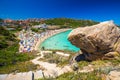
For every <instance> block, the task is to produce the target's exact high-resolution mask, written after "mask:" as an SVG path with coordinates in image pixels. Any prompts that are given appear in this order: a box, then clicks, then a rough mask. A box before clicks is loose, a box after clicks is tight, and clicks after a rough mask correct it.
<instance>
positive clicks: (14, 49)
mask: <svg viewBox="0 0 120 80" xmlns="http://www.w3.org/2000/svg"><path fill="white" fill-rule="evenodd" d="M18 49H19V40H17V39H16V36H15V35H14V34H12V33H11V32H10V31H8V30H6V29H5V28H4V27H0V73H1V70H2V72H3V71H4V72H3V73H5V71H7V69H8V67H10V65H16V64H17V65H18V64H19V63H20V62H24V61H28V60H30V59H32V58H33V57H34V56H35V54H32V53H26V54H24V53H19V52H18ZM19 65H21V64H19ZM12 67H13V66H11V68H12ZM16 67H17V66H16ZM19 69H20V68H19ZM21 69H22V68H21Z"/></svg>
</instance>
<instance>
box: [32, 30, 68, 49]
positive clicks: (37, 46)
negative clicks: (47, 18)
mask: <svg viewBox="0 0 120 80" xmlns="http://www.w3.org/2000/svg"><path fill="white" fill-rule="evenodd" d="M67 30H70V29H58V30H51V31H49V33H48V34H46V35H44V36H43V37H42V38H39V40H38V41H37V43H36V45H35V47H34V50H38V51H40V49H39V45H40V44H41V43H42V42H43V41H44V40H46V39H47V38H49V37H51V36H53V35H55V34H58V33H61V32H64V31H67Z"/></svg>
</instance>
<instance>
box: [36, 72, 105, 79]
mask: <svg viewBox="0 0 120 80" xmlns="http://www.w3.org/2000/svg"><path fill="white" fill-rule="evenodd" d="M104 75H105V74H103V73H98V72H97V71H94V72H89V73H75V72H71V73H70V72H69V73H65V74H62V75H60V76H59V77H56V78H45V79H38V80H105V77H104Z"/></svg>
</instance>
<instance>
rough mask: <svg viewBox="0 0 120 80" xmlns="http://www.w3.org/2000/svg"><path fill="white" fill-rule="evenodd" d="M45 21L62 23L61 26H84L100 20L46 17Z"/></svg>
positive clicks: (56, 23)
mask: <svg viewBox="0 0 120 80" xmlns="http://www.w3.org/2000/svg"><path fill="white" fill-rule="evenodd" d="M45 23H46V24H48V25H61V27H71V28H76V27H84V26H90V25H94V24H97V23H99V22H96V21H92V20H76V19H70V18H52V19H46V20H45Z"/></svg>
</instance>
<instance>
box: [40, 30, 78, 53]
mask: <svg viewBox="0 0 120 80" xmlns="http://www.w3.org/2000/svg"><path fill="white" fill-rule="evenodd" d="M70 32H71V30H68V31H65V32H61V33H59V34H56V35H53V36H52V37H50V38H48V39H46V40H45V41H43V42H42V44H41V45H40V49H41V48H42V47H44V48H45V49H52V50H69V51H74V52H77V51H79V48H77V47H75V46H74V45H72V44H71V43H70V42H69V41H68V40H67V37H68V34H69V33H70Z"/></svg>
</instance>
